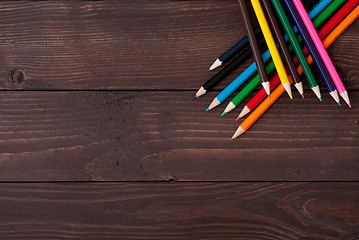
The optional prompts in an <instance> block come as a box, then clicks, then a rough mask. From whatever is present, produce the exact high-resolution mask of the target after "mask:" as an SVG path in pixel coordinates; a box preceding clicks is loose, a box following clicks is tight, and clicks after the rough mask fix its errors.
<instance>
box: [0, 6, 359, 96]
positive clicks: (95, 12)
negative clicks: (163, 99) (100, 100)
mask: <svg viewBox="0 0 359 240" xmlns="http://www.w3.org/2000/svg"><path fill="white" fill-rule="evenodd" d="M0 25H1V32H0V72H1V73H2V77H0V88H2V89H35V90H39V89H40V90H41V89H42V90H47V89H52V90H53V89H55V90H58V89H62V90H66V89H118V90H127V89H132V90H133V89H137V90H138V89H145V90H171V89H175V90H189V89H190V90H195V89H198V88H199V86H201V85H202V84H203V83H204V82H206V81H207V80H208V79H209V78H210V77H211V76H212V75H213V74H215V72H214V73H206V72H205V70H206V69H207V68H208V67H209V66H210V65H211V64H212V62H213V61H214V60H215V59H216V58H217V57H218V56H219V55H220V54H222V53H223V52H224V51H225V50H227V49H228V48H229V47H231V46H232V45H233V44H234V43H236V42H237V41H238V40H239V39H241V38H242V37H243V36H245V28H244V25H243V24H242V19H241V17H240V11H239V8H238V3H237V2H236V1H219V2H218V1H214V0H211V1H162V0H155V1H143V0H136V1H10V2H9V1H2V2H1V5H0ZM358 41H359V23H358V21H356V22H355V23H354V24H353V25H352V26H351V27H350V28H349V29H348V30H347V31H346V32H345V33H344V34H343V35H342V36H341V37H340V38H339V39H338V40H337V41H336V43H334V45H333V46H332V47H331V48H330V49H329V53H330V55H331V56H332V58H333V61H334V64H335V65H336V66H337V68H338V70H339V72H340V74H341V75H342V78H343V79H344V81H345V84H346V86H347V87H348V88H349V89H358V87H359V79H358V76H359V72H358V68H357V67H356V64H357V62H358V61H359V58H358V56H359V54H358V46H357V42H358ZM251 62H253V59H250V60H248V61H247V62H246V63H245V64H243V65H242V66H241V67H240V68H238V69H237V70H236V71H235V72H234V73H233V74H231V75H230V76H228V77H227V78H226V79H225V81H224V82H223V83H221V84H220V85H218V86H217V87H216V89H223V87H225V86H226V85H227V84H228V83H229V82H230V81H232V80H233V79H234V78H235V77H236V76H238V75H239V73H240V72H242V71H243V70H244V69H245V68H246V67H247V66H248V65H249V64H250V63H251ZM16 70H21V71H22V72H23V73H24V78H23V79H21V81H19V82H17V83H16V84H14V83H13V79H12V76H13V73H14V71H16ZM305 87H306V88H308V86H307V84H306V85H305Z"/></svg>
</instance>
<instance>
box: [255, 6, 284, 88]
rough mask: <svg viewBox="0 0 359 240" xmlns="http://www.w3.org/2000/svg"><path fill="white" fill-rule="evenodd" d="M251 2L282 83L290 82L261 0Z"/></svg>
mask: <svg viewBox="0 0 359 240" xmlns="http://www.w3.org/2000/svg"><path fill="white" fill-rule="evenodd" d="M251 3H252V5H253V8H254V12H255V14H256V16H257V19H258V22H259V25H260V26H261V28H262V32H263V35H264V39H265V40H266V43H267V46H268V49H269V51H270V53H271V55H272V59H273V62H274V65H275V67H276V70H277V72H278V75H279V78H280V80H281V82H282V84H286V83H288V82H289V79H288V76H287V73H286V71H285V69H284V65H283V62H282V59H281V57H280V55H279V52H278V50H277V47H276V44H275V42H274V39H273V36H272V33H271V31H270V28H269V26H268V22H267V20H266V18H265V15H264V12H263V9H262V6H261V4H260V2H259V0H251Z"/></svg>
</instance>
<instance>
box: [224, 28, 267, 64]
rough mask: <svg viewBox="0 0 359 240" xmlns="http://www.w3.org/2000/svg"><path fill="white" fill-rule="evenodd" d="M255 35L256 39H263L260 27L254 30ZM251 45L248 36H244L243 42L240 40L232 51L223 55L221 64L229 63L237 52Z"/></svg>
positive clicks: (229, 50)
mask: <svg viewBox="0 0 359 240" xmlns="http://www.w3.org/2000/svg"><path fill="white" fill-rule="evenodd" d="M254 34H255V35H256V38H258V40H259V39H261V38H263V35H262V30H261V28H260V27H257V28H256V29H255V30H254ZM248 44H249V39H248V36H244V37H243V38H242V39H241V40H239V41H238V42H237V43H236V44H235V45H233V46H232V47H231V48H230V49H228V50H227V51H226V52H225V53H223V54H222V55H221V56H220V57H218V59H219V60H220V61H221V62H225V61H227V60H228V59H229V58H230V57H231V56H233V54H235V53H236V52H239V51H240V50H242V49H244V48H246V47H247V46H248Z"/></svg>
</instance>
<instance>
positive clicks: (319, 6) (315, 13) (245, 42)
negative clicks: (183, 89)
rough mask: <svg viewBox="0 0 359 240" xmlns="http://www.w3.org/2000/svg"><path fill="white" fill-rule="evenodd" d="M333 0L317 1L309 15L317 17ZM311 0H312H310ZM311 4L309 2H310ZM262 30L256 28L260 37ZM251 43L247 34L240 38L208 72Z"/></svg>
mask: <svg viewBox="0 0 359 240" xmlns="http://www.w3.org/2000/svg"><path fill="white" fill-rule="evenodd" d="M332 1H333V0H321V1H320V2H319V3H317V4H316V5H315V6H314V7H313V8H312V10H311V11H310V12H308V15H309V17H310V19H313V18H315V17H316V16H318V14H319V13H320V12H322V11H323V9H325V8H326V7H327V6H328V5H329V4H330V3H331V2H332ZM308 2H310V1H308ZM305 5H307V3H305ZM308 5H309V4H308ZM293 30H294V33H298V29H297V27H295V26H294V28H293ZM261 33H262V31H261V29H260V27H258V28H257V29H256V30H255V34H256V35H257V36H258V38H262V37H263V36H262V35H261ZM284 39H285V40H286V41H288V40H289V39H288V37H287V35H285V36H284ZM248 44H249V42H248V37H247V36H245V37H244V38H242V39H241V40H239V42H237V43H236V44H235V45H233V46H232V47H231V48H230V49H228V50H227V51H226V52H225V53H223V54H222V55H221V56H220V57H218V58H217V59H216V60H215V61H214V63H213V64H212V66H211V67H210V68H209V69H208V71H207V72H209V71H211V70H213V69H215V68H217V67H219V66H221V65H222V63H224V62H225V61H227V60H228V59H229V58H231V57H232V56H233V55H234V54H236V53H237V52H239V51H240V50H241V49H242V48H244V47H245V46H247V45H248Z"/></svg>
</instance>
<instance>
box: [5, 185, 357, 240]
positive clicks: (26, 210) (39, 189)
mask: <svg viewBox="0 0 359 240" xmlns="http://www.w3.org/2000/svg"><path fill="white" fill-rule="evenodd" d="M358 187H359V183H350V182H348V183H331V182H326V183H280V182H276V183H270V182H268V183H212V182H208V183H158V184H154V183H71V184H67V183H63V184H61V183H32V184H28V183H15V184H5V183H2V184H0V188H1V195H0V201H1V208H0V211H1V214H0V237H1V238H2V239H7V240H12V239H18V240H20V239H54V240H57V239H86V240H91V239H156V240H157V239H283V240H284V239H285V240H288V239H295V240H298V239H316V240H320V239H325V240H337V239H357V238H358V236H359V217H358V216H359V206H358V203H359V192H358Z"/></svg>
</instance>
